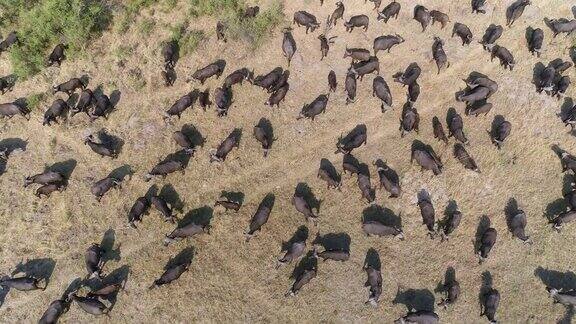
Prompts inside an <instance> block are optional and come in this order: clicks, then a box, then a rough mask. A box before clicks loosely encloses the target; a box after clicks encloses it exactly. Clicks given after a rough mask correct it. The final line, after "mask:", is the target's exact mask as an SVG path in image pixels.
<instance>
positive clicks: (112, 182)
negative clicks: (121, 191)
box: [90, 177, 120, 201]
mask: <svg viewBox="0 0 576 324" xmlns="http://www.w3.org/2000/svg"><path fill="white" fill-rule="evenodd" d="M119 186H120V180H118V179H116V178H113V177H106V178H104V179H102V180H100V181H97V182H96V183H95V184H94V185H92V188H91V189H90V192H92V194H93V195H94V196H96V200H97V201H100V200H101V199H102V197H104V195H105V194H106V193H107V192H108V191H110V189H112V188H116V187H119Z"/></svg>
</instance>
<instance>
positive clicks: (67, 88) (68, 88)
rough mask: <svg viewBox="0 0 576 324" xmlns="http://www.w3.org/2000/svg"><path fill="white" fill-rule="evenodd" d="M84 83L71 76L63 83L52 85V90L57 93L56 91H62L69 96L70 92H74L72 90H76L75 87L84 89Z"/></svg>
mask: <svg viewBox="0 0 576 324" xmlns="http://www.w3.org/2000/svg"><path fill="white" fill-rule="evenodd" d="M86 86H87V85H86V84H84V82H83V81H82V80H80V79H78V78H72V79H70V80H68V81H66V82H64V83H61V84H59V85H56V86H54V87H52V92H53V93H57V92H64V93H65V94H67V95H68V96H70V95H71V94H72V93H74V91H76V90H77V89H82V90H84V89H86Z"/></svg>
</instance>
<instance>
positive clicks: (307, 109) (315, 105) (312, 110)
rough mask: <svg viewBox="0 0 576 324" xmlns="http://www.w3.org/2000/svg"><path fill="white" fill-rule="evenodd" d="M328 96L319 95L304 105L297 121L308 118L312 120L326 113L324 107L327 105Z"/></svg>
mask: <svg viewBox="0 0 576 324" xmlns="http://www.w3.org/2000/svg"><path fill="white" fill-rule="evenodd" d="M328 96H329V95H324V94H322V95H319V96H318V97H316V99H314V101H312V102H311V103H310V104H306V105H304V106H303V107H302V110H301V111H300V115H299V116H298V117H297V119H302V118H310V119H312V120H314V118H315V117H316V116H318V115H320V114H322V113H324V112H326V105H328Z"/></svg>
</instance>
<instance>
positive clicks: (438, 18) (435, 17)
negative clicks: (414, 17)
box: [430, 10, 450, 29]
mask: <svg viewBox="0 0 576 324" xmlns="http://www.w3.org/2000/svg"><path fill="white" fill-rule="evenodd" d="M430 17H432V25H434V23H435V22H439V23H440V25H441V26H442V29H444V27H446V25H447V24H448V22H449V21H450V18H449V17H448V15H447V14H445V13H443V12H442V11H438V10H432V11H430Z"/></svg>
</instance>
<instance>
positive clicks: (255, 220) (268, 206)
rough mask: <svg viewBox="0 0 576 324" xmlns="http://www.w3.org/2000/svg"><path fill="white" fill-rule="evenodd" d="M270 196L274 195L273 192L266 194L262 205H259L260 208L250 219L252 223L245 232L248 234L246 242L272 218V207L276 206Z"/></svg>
mask: <svg viewBox="0 0 576 324" xmlns="http://www.w3.org/2000/svg"><path fill="white" fill-rule="evenodd" d="M269 197H273V196H272V195H271V194H269V195H268V196H266V197H265V198H264V199H263V200H262V202H261V203H260V205H258V209H257V210H256V212H255V213H254V215H253V216H252V219H251V220H250V224H249V225H248V230H247V231H246V232H245V234H246V242H248V241H249V240H250V239H251V238H252V236H254V233H256V232H257V231H260V230H261V229H262V226H264V225H265V224H266V223H267V222H268V219H269V218H270V213H271V212H272V207H273V206H274V203H273V200H272V199H269Z"/></svg>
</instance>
